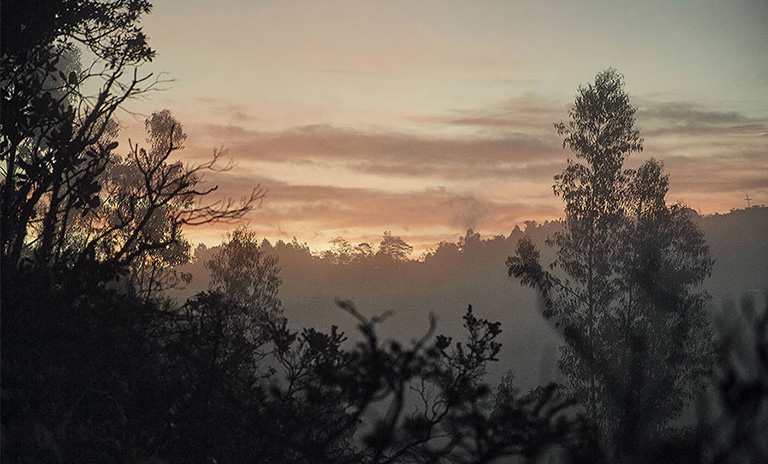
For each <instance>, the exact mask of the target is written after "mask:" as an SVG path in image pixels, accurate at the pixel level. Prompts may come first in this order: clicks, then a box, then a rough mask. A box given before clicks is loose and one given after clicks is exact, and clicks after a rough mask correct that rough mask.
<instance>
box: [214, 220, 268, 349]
mask: <svg viewBox="0 0 768 464" xmlns="http://www.w3.org/2000/svg"><path fill="white" fill-rule="evenodd" d="M205 267H206V268H208V271H209V272H210V274H211V280H210V289H211V291H215V292H219V293H221V294H222V295H224V297H225V298H226V299H227V300H228V301H229V302H231V303H232V304H234V305H235V306H237V307H239V308H240V310H239V312H240V314H241V316H242V317H243V318H245V319H248V320H249V321H250V322H248V323H246V324H245V326H244V327H242V328H241V329H243V330H244V331H245V332H246V333H250V334H251V335H252V336H257V335H258V334H260V333H262V332H263V329H264V328H265V327H267V326H268V325H269V324H270V323H275V322H276V321H278V320H279V319H280V318H282V305H281V303H280V299H279V298H278V295H277V293H278V289H279V287H280V277H279V276H278V271H279V270H278V267H277V257H275V256H274V255H271V254H267V253H266V252H265V251H264V250H263V249H262V246H261V245H259V242H258V239H257V237H256V234H255V233H254V232H253V231H252V230H249V229H248V228H247V227H238V228H236V229H235V230H234V231H232V232H231V233H229V234H227V241H225V242H224V243H222V244H221V247H219V250H218V251H217V252H216V254H214V255H213V257H212V258H211V259H210V260H209V261H207V262H206V263H205Z"/></svg>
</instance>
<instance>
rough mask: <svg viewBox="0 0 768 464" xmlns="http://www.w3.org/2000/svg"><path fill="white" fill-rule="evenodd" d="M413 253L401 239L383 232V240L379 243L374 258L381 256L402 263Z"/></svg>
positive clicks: (409, 246) (411, 248)
mask: <svg viewBox="0 0 768 464" xmlns="http://www.w3.org/2000/svg"><path fill="white" fill-rule="evenodd" d="M411 253H413V247H412V246H411V245H408V244H407V243H406V242H405V240H403V239H402V237H398V236H395V235H392V232H390V231H385V232H384V238H382V240H381V243H379V249H378V250H377V251H376V256H381V257H384V258H386V259H389V260H390V261H394V262H403V261H406V260H407V259H408V256H410V254H411Z"/></svg>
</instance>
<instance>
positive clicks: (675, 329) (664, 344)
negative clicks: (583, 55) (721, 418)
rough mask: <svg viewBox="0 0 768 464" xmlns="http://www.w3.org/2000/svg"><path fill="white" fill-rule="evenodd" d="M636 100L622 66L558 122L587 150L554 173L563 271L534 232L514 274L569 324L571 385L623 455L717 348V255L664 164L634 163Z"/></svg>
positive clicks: (681, 402) (683, 393) (692, 386)
mask: <svg viewBox="0 0 768 464" xmlns="http://www.w3.org/2000/svg"><path fill="white" fill-rule="evenodd" d="M635 111H636V108H635V107H633V106H632V105H631V104H630V102H629V96H628V95H627V93H626V92H625V91H624V83H623V78H622V76H621V75H620V74H618V73H617V72H616V71H615V70H613V69H608V70H606V71H604V72H601V73H599V74H598V75H597V76H596V78H595V82H594V84H588V85H587V86H584V87H580V88H579V91H578V94H577V96H576V101H575V105H574V107H573V108H572V109H571V110H570V112H569V115H570V117H571V120H570V121H569V122H568V123H559V124H556V125H555V127H556V128H557V130H558V133H559V134H560V135H564V136H565V139H564V141H563V147H564V148H565V147H567V148H569V149H570V150H571V151H572V152H573V153H574V154H575V156H576V158H578V159H581V160H583V161H584V163H581V162H578V161H574V160H571V159H569V160H568V165H567V167H566V169H565V170H564V171H563V173H562V174H559V175H557V176H556V177H555V185H554V187H553V188H554V193H555V194H556V195H557V196H560V197H561V198H562V199H563V201H564V202H565V220H564V223H563V226H564V227H563V230H562V231H561V232H559V233H556V234H555V235H554V236H553V237H551V238H550V239H549V241H548V243H549V244H550V245H554V246H556V247H557V258H556V260H555V262H553V263H552V264H551V266H550V268H551V269H553V270H554V269H558V270H559V271H558V272H554V271H553V272H550V271H545V270H544V268H542V266H541V265H540V264H539V253H538V251H537V250H536V249H535V247H534V246H533V244H532V242H531V241H530V239H528V238H525V237H524V238H523V239H521V241H520V243H519V244H518V249H517V255H516V256H514V257H510V258H509V260H508V261H507V264H508V266H509V273H510V275H511V276H514V277H516V278H518V279H519V280H520V282H521V284H523V285H531V286H534V287H536V288H538V289H539V290H540V291H541V293H542V296H543V297H544V301H545V309H544V316H545V317H546V318H548V319H553V320H554V323H555V325H556V327H559V328H560V329H562V331H563V335H564V339H565V342H566V344H565V346H564V347H563V348H562V357H561V360H560V363H559V365H560V368H561V370H562V371H563V372H564V373H565V374H566V375H567V376H568V379H569V387H570V390H571V392H572V394H574V395H575V397H576V398H577V399H579V401H580V402H581V403H582V404H583V406H584V408H585V409H586V412H587V415H588V417H589V418H590V420H591V421H592V423H593V424H594V425H595V426H596V427H597V428H598V429H599V430H600V432H601V434H602V436H603V439H604V442H605V444H606V445H607V446H608V447H609V449H611V450H613V452H615V453H619V454H625V453H633V452H635V451H636V444H637V443H636V440H637V439H638V437H643V438H647V436H648V434H652V433H654V432H657V431H658V429H659V428H660V427H661V426H663V425H665V424H667V423H668V422H669V420H671V419H673V418H675V417H677V416H679V414H680V413H681V411H682V409H683V408H684V406H685V404H686V401H687V400H688V399H690V397H691V395H692V393H693V392H694V391H695V390H696V388H698V387H699V386H701V384H702V382H703V377H704V375H705V374H706V372H707V369H708V366H709V364H708V359H709V352H710V350H709V342H710V334H709V329H708V325H707V319H706V315H705V313H704V303H705V301H706V298H707V297H706V294H704V293H701V292H696V290H695V287H696V285H698V284H699V283H701V282H702V280H703V279H704V278H705V277H706V276H707V275H708V274H709V272H710V270H711V268H712V259H711V257H710V256H709V252H708V249H707V246H706V244H705V242H704V240H703V236H702V234H701V232H700V231H699V230H698V229H697V228H696V226H695V225H694V224H693V223H692V222H691V220H690V217H689V216H688V214H687V210H686V208H684V207H683V206H682V205H673V206H667V204H666V201H665V195H666V193H667V188H668V178H667V176H666V175H664V174H663V171H662V166H661V164H660V163H658V162H656V161H655V160H650V161H648V162H646V163H645V164H643V165H642V166H641V167H640V168H639V169H637V170H631V169H626V170H625V169H623V163H624V160H625V159H626V157H627V156H628V155H630V154H631V153H632V152H636V151H641V150H642V147H643V139H642V138H640V134H639V130H638V129H636V128H635V117H634V114H635Z"/></svg>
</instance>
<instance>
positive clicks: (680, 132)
mask: <svg viewBox="0 0 768 464" xmlns="http://www.w3.org/2000/svg"><path fill="white" fill-rule="evenodd" d="M637 117H638V120H639V121H640V124H641V127H642V126H646V127H647V128H646V129H644V130H643V133H644V135H645V136H646V137H653V136H666V135H675V136H715V135H717V136H723V135H762V134H764V133H766V132H767V131H768V120H765V119H758V118H752V117H749V116H746V115H744V114H742V113H739V112H736V111H718V110H711V109H706V108H703V107H701V106H699V105H696V104H693V103H689V102H657V101H642V100H641V104H640V107H639V109H638V112H637Z"/></svg>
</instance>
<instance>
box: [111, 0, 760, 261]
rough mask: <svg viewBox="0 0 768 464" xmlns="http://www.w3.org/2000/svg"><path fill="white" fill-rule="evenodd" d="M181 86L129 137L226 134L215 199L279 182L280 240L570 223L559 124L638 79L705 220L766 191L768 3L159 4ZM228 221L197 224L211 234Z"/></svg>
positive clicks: (273, 223)
mask: <svg viewBox="0 0 768 464" xmlns="http://www.w3.org/2000/svg"><path fill="white" fill-rule="evenodd" d="M142 25H143V28H144V32H145V33H146V34H147V35H148V36H149V38H150V43H151V44H152V46H153V48H155V50H157V57H156V58H155V60H154V61H153V62H152V63H150V64H149V65H146V66H144V67H143V69H142V71H144V72H152V73H154V74H155V75H156V76H161V77H162V78H163V79H164V80H169V81H170V82H166V83H164V84H161V85H160V86H158V88H159V89H162V90H160V91H157V92H152V93H151V94H149V95H148V96H147V98H143V99H141V100H134V101H131V102H129V103H128V104H127V105H126V109H127V110H129V111H130V113H128V112H126V113H124V114H122V115H120V116H119V117H120V121H121V124H122V126H123V137H124V138H127V137H132V139H133V140H134V142H135V141H136V140H137V139H141V138H142V136H141V135H140V134H141V130H142V127H143V118H144V117H146V116H147V115H149V114H151V113H152V112H153V111H159V110H162V109H165V108H167V109H170V110H171V112H172V113H173V115H174V116H175V117H176V118H177V119H178V120H179V121H180V122H181V123H182V125H183V127H184V129H185V132H186V133H187V135H188V138H187V141H186V145H185V149H184V150H183V151H182V152H180V153H179V155H178V157H179V159H182V160H184V161H185V162H186V163H191V164H194V163H201V162H204V161H206V160H207V159H209V158H210V156H211V154H212V152H213V150H214V149H218V148H220V147H224V148H225V149H227V150H228V151H227V156H228V157H229V158H231V159H232V161H233V163H234V164H235V166H234V168H233V169H231V170H230V171H228V172H225V173H211V174H209V175H207V176H206V177H205V179H204V180H205V182H207V183H208V184H209V185H213V184H216V185H219V190H218V191H217V192H216V194H217V195H219V196H220V197H233V198H240V197H242V196H243V195H245V194H246V193H247V192H249V191H250V190H251V189H252V188H253V187H255V186H256V185H259V186H260V187H263V188H265V189H267V191H268V192H267V196H266V197H265V198H264V200H263V202H262V203H261V205H260V206H259V207H258V208H256V209H254V210H253V211H252V212H251V213H250V214H249V216H248V218H247V219H248V220H249V222H250V225H251V227H252V228H253V229H254V230H255V231H256V232H257V233H258V234H259V235H260V236H263V237H265V238H268V239H269V240H271V241H273V242H274V241H275V240H277V239H283V240H290V239H291V238H292V237H296V238H297V239H298V240H299V241H301V242H307V243H309V244H310V246H312V247H313V248H317V249H322V248H326V247H328V245H329V241H330V240H331V239H333V238H334V237H337V236H341V237H345V238H347V239H348V240H349V241H350V242H352V243H359V242H363V241H368V242H372V243H378V241H380V240H381V236H382V233H383V231H385V230H389V231H391V232H392V233H393V234H394V235H399V236H402V237H403V238H404V239H405V240H406V241H407V242H409V243H411V244H413V245H415V246H416V248H417V251H418V250H423V249H424V248H425V247H428V246H430V245H432V246H434V245H435V244H436V243H438V242H439V241H441V240H449V241H455V240H456V239H457V238H458V236H460V235H464V232H465V231H466V229H467V228H473V229H475V230H476V231H480V232H481V233H483V234H484V235H496V234H509V233H510V231H511V230H512V229H513V228H514V226H515V225H517V224H522V223H524V221H526V220H536V221H539V222H541V221H544V220H552V219H557V218H559V217H562V209H563V208H562V202H561V201H560V199H558V198H556V197H554V196H553V194H552V183H553V179H552V178H553V176H554V175H556V174H558V173H559V172H560V171H562V169H563V168H564V167H565V165H566V162H567V159H568V158H569V157H572V154H571V153H570V152H568V151H567V150H564V149H563V148H562V138H561V137H560V136H558V135H557V132H556V131H555V129H554V128H553V123H555V122H559V121H564V120H567V117H568V109H569V108H570V106H571V105H572V104H573V100H574V97H575V94H576V92H577V88H578V86H579V85H583V84H586V83H588V82H591V81H593V80H594V76H595V75H596V74H597V73H598V72H600V71H602V70H604V69H606V68H608V67H613V68H616V69H617V70H618V71H619V72H620V73H622V74H623V75H624V76H625V83H626V90H627V92H628V93H629V94H630V97H631V101H632V103H633V104H634V105H635V106H637V108H638V111H637V115H636V116H637V126H638V127H639V128H640V131H641V135H642V136H643V138H644V139H645V143H644V146H645V148H644V151H643V152H642V153H639V154H633V155H632V157H631V158H630V159H629V160H628V165H629V166H636V165H638V164H640V163H641V162H642V161H644V160H646V159H648V158H651V157H653V158H656V159H660V160H662V161H663V162H664V165H665V168H666V170H667V172H668V173H669V175H670V181H671V186H670V192H669V194H668V197H667V199H668V201H669V202H671V203H674V202H683V203H685V204H687V205H689V206H690V207H692V208H694V209H696V210H697V211H699V212H700V213H701V214H712V213H715V212H728V211H730V210H731V209H733V208H743V207H745V206H746V203H747V202H746V201H745V200H744V198H745V196H746V195H749V196H750V198H752V200H751V203H752V204H768V53H767V52H766V50H768V2H766V1H765V0H727V1H726V0H722V1H720V0H717V1H716V0H678V1H675V2H669V1H666V0H665V1H656V0H650V1H643V2H638V1H636V0H635V1H624V0H611V1H602V0H600V1H598V0H594V1H568V0H559V1H554V0H553V1H550V0H530V1H529V0H525V1H514V0H506V1H475V2H469V1H418V2H415V1H360V0H357V1H351V0H350V1H347V0H327V1H309V0H305V1H290V0H281V1H255V0H224V1H217V2H210V1H202V0H195V1H189V0H187V1H157V2H156V5H155V7H154V10H153V12H152V13H151V14H150V15H148V16H147V17H145V18H144V20H143V21H142ZM231 227H232V225H231V224H221V225H218V226H215V227H210V226H209V227H202V228H195V229H190V230H188V231H187V235H188V236H189V237H190V239H191V240H192V241H193V242H206V243H208V244H216V243H218V242H219V241H221V239H222V238H223V237H224V234H225V232H226V230H227V229H230V228H231Z"/></svg>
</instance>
